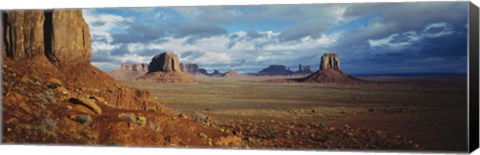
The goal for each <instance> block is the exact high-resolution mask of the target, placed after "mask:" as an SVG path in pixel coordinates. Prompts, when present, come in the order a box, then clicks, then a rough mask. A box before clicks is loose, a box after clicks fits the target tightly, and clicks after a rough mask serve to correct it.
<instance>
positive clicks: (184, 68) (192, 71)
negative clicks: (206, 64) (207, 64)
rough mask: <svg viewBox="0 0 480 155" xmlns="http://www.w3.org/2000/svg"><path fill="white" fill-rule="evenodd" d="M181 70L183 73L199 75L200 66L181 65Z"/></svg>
mask: <svg viewBox="0 0 480 155" xmlns="http://www.w3.org/2000/svg"><path fill="white" fill-rule="evenodd" d="M180 70H181V71H182V72H187V73H190V74H197V73H199V70H198V65H197V64H193V63H180Z"/></svg>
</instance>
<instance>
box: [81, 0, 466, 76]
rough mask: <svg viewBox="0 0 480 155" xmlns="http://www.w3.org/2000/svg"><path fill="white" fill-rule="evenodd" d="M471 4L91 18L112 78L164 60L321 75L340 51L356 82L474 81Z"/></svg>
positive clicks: (176, 11)
mask: <svg viewBox="0 0 480 155" xmlns="http://www.w3.org/2000/svg"><path fill="white" fill-rule="evenodd" d="M467 8H468V3H467V2H421V3H418V2H417V3H363V4H361V3H358V4H316V5H311V4H310V5H252V6H203V7H156V8H108V9H105V8H102V9H84V10H83V15H84V18H85V20H86V21H87V23H88V25H89V28H90V32H91V35H92V64H93V65H95V66H97V67H98V68H100V69H102V70H104V71H109V70H113V69H115V68H117V67H118V66H120V64H122V63H148V62H150V60H151V58H152V57H153V56H154V55H155V54H158V53H161V52H163V51H173V52H175V53H176V54H178V55H179V57H180V61H181V62H190V63H197V64H198V65H199V66H200V67H201V68H206V69H207V70H208V71H209V72H212V70H213V69H218V70H220V71H227V70H228V68H229V66H231V65H233V66H235V68H236V70H237V71H239V72H243V73H246V72H258V71H259V70H261V69H262V68H265V67H266V66H268V65H271V64H282V65H286V66H288V67H290V68H291V69H292V70H297V66H298V64H304V65H311V66H312V69H313V70H318V66H319V62H320V57H321V55H322V54H323V53H325V52H335V53H337V54H338V55H339V56H340V58H341V67H342V69H343V70H344V71H346V72H347V73H350V74H383V73H465V72H466V66H467V65H466V62H467V18H468V16H467Z"/></svg>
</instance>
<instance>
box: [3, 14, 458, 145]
mask: <svg viewBox="0 0 480 155" xmlns="http://www.w3.org/2000/svg"><path fill="white" fill-rule="evenodd" d="M88 26H89V25H87V23H86V22H85V20H84V18H83V17H82V11H80V10H54V11H7V12H2V27H1V30H2V35H3V36H2V39H4V40H3V42H2V45H3V46H2V47H3V48H2V113H3V117H2V142H3V143H7V144H55V145H100V146H145V147H181V148H192V147H193V148H241V149H309V150H323V149H348V150H409V151H411V150H413V151H463V150H466V146H467V144H466V143H467V141H466V138H467V131H466V126H467V125H466V124H467V122H466V121H465V120H467V114H466V113H467V107H466V106H467V105H466V104H465V103H466V96H465V94H466V88H467V82H466V81H467V79H466V76H465V75H453V76H446V75H418V76H417V75H415V76H395V75H375V76H373V75H372V76H354V75H350V74H348V73H346V72H344V71H343V70H342V65H343V64H342V63H341V62H342V55H339V54H336V53H330V52H326V51H318V55H319V56H320V57H321V59H320V60H318V62H317V64H316V65H318V68H319V69H318V70H313V69H311V68H313V67H312V66H310V65H307V64H299V65H298V69H297V68H295V69H290V68H288V67H286V66H284V65H282V64H271V65H269V66H264V69H262V70H258V72H256V73H240V72H237V71H236V68H235V67H236V66H233V65H226V66H224V67H223V68H227V69H228V71H227V72H223V73H222V72H220V71H218V70H207V69H205V68H202V66H201V65H200V64H195V63H191V62H181V61H180V58H179V56H178V55H177V54H176V53H175V52H176V51H174V50H173V51H170V52H165V51H158V52H157V53H156V55H155V56H154V57H152V58H151V61H150V62H142V63H137V64H122V65H121V66H118V68H116V69H115V70H112V71H102V70H100V69H98V68H97V67H95V66H92V65H91V46H92V45H91V39H90V32H89V28H88Z"/></svg>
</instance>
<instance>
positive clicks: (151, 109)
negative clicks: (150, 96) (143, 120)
mask: <svg viewBox="0 0 480 155" xmlns="http://www.w3.org/2000/svg"><path fill="white" fill-rule="evenodd" d="M147 111H148V112H157V108H156V107H148V108H147Z"/></svg>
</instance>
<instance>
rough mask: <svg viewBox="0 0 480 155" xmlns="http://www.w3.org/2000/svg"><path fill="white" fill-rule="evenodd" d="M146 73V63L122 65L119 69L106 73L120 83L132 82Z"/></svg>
mask: <svg viewBox="0 0 480 155" xmlns="http://www.w3.org/2000/svg"><path fill="white" fill-rule="evenodd" d="M147 72H148V64H147V63H138V64H122V65H120V67H119V68H117V69H115V70H113V71H109V72H107V74H108V75H110V76H111V77H112V78H114V79H116V80H120V81H125V80H134V79H136V78H138V77H139V76H142V75H143V74H146V73H147Z"/></svg>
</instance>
